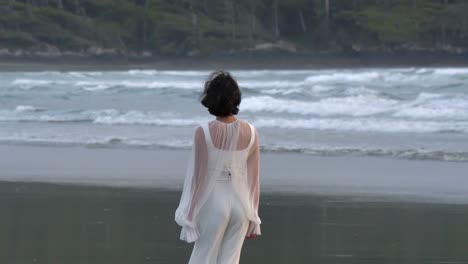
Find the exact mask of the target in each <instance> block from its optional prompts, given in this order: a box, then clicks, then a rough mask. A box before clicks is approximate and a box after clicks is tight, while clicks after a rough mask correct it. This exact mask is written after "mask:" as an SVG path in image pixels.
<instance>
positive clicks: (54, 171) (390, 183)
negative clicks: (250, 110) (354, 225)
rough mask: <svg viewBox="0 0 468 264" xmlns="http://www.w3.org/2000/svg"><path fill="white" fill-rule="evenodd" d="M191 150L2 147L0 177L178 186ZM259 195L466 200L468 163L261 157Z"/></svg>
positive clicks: (164, 187)
mask: <svg viewBox="0 0 468 264" xmlns="http://www.w3.org/2000/svg"><path fill="white" fill-rule="evenodd" d="M188 155H189V150H169V149H158V150H154V149H105V148H84V147H52V146H47V147H45V146H19V145H0V156H2V157H5V158H3V159H1V160H0V167H1V168H2V172H0V181H9V182H15V181H16V182H44V183H61V184H76V185H82V184H84V185H96V186H107V187H123V188H126V187H129V188H134V189H136V190H138V189H149V190H181V188H182V185H183V179H184V177H185V165H186V160H187V158H188ZM260 166H261V181H262V192H263V193H270V194H298V195H313V196H334V197H337V198H339V197H347V199H354V200H356V201H372V200H374V201H379V200H380V201H399V202H415V201H419V202H426V203H446V204H468V178H466V171H468V163H452V162H438V161H427V160H425V161H416V160H399V159H391V158H384V157H349V156H344V157H320V156H310V155H301V154H297V153H262V154H261V162H260Z"/></svg>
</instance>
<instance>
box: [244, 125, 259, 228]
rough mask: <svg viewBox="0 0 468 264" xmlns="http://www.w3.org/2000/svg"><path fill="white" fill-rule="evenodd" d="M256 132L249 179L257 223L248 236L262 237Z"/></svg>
mask: <svg viewBox="0 0 468 264" xmlns="http://www.w3.org/2000/svg"><path fill="white" fill-rule="evenodd" d="M254 131H255V139H254V142H253V145H252V147H251V149H250V151H249V155H248V158H247V175H248V179H249V188H250V196H251V197H250V201H251V202H252V207H253V209H254V214H255V218H256V219H255V221H250V225H249V230H248V232H247V235H252V234H256V235H261V230H260V224H261V220H260V217H259V216H258V207H259V202H260V144H259V139H258V133H257V129H254Z"/></svg>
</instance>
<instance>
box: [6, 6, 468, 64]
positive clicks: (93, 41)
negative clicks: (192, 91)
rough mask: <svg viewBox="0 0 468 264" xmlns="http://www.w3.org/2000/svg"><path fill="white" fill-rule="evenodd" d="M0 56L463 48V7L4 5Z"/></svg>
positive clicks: (467, 38) (467, 41)
mask: <svg viewBox="0 0 468 264" xmlns="http://www.w3.org/2000/svg"><path fill="white" fill-rule="evenodd" d="M5 1H6V3H3V4H0V14H2V15H1V16H0V48H8V49H10V50H19V49H22V50H32V51H50V50H56V51H62V52H63V51H72V52H86V51H89V50H90V49H99V48H102V49H104V50H111V51H112V52H115V53H129V52H136V53H140V52H151V53H153V54H159V55H208V54H213V53H217V52H228V51H231V50H242V49H251V48H254V47H255V46H256V45H257V44H261V43H275V42H278V41H280V40H281V41H283V42H282V43H289V44H290V46H291V45H292V46H294V47H295V48H296V49H297V50H299V51H303V52H319V51H327V52H329V51H331V52H346V51H359V50H363V51H382V50H394V49H426V50H440V49H445V50H447V49H456V48H464V49H465V50H466V47H468V15H467V14H468V1H465V0H22V1H20V0H5Z"/></svg>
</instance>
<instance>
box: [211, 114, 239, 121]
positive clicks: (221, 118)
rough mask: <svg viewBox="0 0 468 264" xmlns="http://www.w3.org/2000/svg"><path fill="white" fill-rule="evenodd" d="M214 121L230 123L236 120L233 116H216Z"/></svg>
mask: <svg viewBox="0 0 468 264" xmlns="http://www.w3.org/2000/svg"><path fill="white" fill-rule="evenodd" d="M216 120H218V121H220V122H224V123H232V122H234V121H236V120H237V118H236V117H235V116H233V115H230V116H216Z"/></svg>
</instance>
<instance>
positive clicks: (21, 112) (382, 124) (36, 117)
mask: <svg viewBox="0 0 468 264" xmlns="http://www.w3.org/2000/svg"><path fill="white" fill-rule="evenodd" d="M267 103H268V101H267ZM270 103H272V102H270ZM272 104H273V103H272ZM262 106H264V105H263V104H262ZM283 107H285V108H286V107H290V106H289V105H287V104H284V106H283ZM344 107H349V106H344ZM304 108H305V106H301V105H297V104H296V105H294V106H292V107H291V109H298V111H307V109H304ZM264 109H265V107H264V108H261V109H254V110H264ZM250 110H252V109H250ZM279 110H280V111H282V110H284V109H279ZM275 111H276V110H275ZM323 111H324V112H322V115H325V113H326V112H325V111H326V110H323ZM328 111H329V112H328V114H332V113H333V114H341V116H340V117H334V118H328V117H320V118H317V117H308V118H297V117H296V118H286V117H281V116H278V117H262V116H258V115H257V116H256V117H255V118H253V122H254V123H255V125H256V126H257V127H265V128H275V127H278V128H294V129H312V130H334V131H357V132H381V133H468V120H458V121H457V120H449V121H444V120H438V121H436V120H406V119H401V118H390V117H367V116H364V114H363V113H365V112H364V111H374V110H373V109H372V108H362V109H361V110H360V111H361V112H354V113H353V114H354V115H356V117H352V118H351V117H350V116H345V114H346V111H352V110H349V109H348V110H346V109H344V108H339V109H338V110H336V109H335V110H328ZM330 111H333V112H330ZM356 111H357V110H356ZM307 113H308V112H307ZM360 113H361V116H358V114H360ZM209 120H211V119H210V118H209V117H207V116H206V117H205V116H203V117H202V116H198V117H197V116H193V117H189V118H187V117H183V116H181V115H179V114H178V113H174V112H150V111H147V112H143V111H136V110H129V111H119V110H117V109H101V110H81V111H79V110H68V111H47V110H45V109H40V108H35V107H34V106H18V107H17V108H16V109H15V110H0V121H3V122H52V123H57V122H61V123H70V122H88V123H94V124H97V125H127V126H133V125H150V126H175V127H177V126H195V125H197V124H200V123H204V122H208V121H209Z"/></svg>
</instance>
